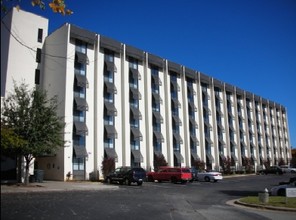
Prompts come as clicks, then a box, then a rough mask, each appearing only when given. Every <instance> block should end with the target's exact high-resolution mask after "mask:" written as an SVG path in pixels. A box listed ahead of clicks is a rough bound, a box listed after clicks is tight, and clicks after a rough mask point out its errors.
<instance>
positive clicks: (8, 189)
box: [1, 181, 118, 194]
mask: <svg viewBox="0 0 296 220" xmlns="http://www.w3.org/2000/svg"><path fill="white" fill-rule="evenodd" d="M116 189H118V186H116V185H106V184H103V183H101V182H90V181H81V182H72V181H70V182H62V181H43V182H41V183H37V182H36V183H29V184H28V185H27V186H25V185H23V184H17V183H15V184H1V194H2V193H20V192H24V193H26V192H51V191H73V190H79V191H83V190H116Z"/></svg>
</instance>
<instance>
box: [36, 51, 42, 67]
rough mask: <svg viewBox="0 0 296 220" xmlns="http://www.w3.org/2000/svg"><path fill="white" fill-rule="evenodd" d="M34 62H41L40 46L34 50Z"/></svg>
mask: <svg viewBox="0 0 296 220" xmlns="http://www.w3.org/2000/svg"><path fill="white" fill-rule="evenodd" d="M36 62H37V63H40V62H41V49H40V48H37V51H36Z"/></svg>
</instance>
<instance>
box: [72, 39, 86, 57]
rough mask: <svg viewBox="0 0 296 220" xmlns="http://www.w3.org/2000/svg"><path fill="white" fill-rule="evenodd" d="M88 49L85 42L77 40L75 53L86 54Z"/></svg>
mask: <svg viewBox="0 0 296 220" xmlns="http://www.w3.org/2000/svg"><path fill="white" fill-rule="evenodd" d="M86 48H87V45H86V43H85V42H83V41H81V40H76V47H75V51H77V52H80V53H83V54H86Z"/></svg>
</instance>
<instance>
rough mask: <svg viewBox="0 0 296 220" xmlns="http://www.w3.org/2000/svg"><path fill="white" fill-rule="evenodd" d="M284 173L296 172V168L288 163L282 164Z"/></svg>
mask: <svg viewBox="0 0 296 220" xmlns="http://www.w3.org/2000/svg"><path fill="white" fill-rule="evenodd" d="M280 168H281V169H282V171H283V173H296V168H293V167H289V166H288V165H282V166H280Z"/></svg>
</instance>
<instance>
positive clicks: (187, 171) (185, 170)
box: [182, 169, 191, 173]
mask: <svg viewBox="0 0 296 220" xmlns="http://www.w3.org/2000/svg"><path fill="white" fill-rule="evenodd" d="M182 172H183V173H191V172H190V170H189V169H182Z"/></svg>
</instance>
